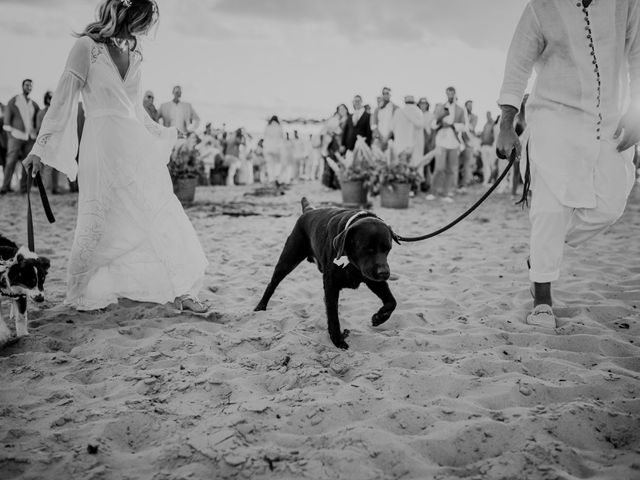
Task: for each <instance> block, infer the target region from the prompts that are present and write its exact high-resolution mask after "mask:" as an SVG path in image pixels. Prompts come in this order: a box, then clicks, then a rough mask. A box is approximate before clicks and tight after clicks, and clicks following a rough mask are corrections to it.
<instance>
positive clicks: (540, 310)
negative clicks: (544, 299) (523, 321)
mask: <svg viewBox="0 0 640 480" xmlns="http://www.w3.org/2000/svg"><path fill="white" fill-rule="evenodd" d="M527 325H535V326H537V327H547V328H556V317H555V315H554V314H553V309H552V308H551V305H547V304H545V303H541V304H540V305H536V306H535V307H534V308H533V311H532V312H531V313H530V314H529V315H527Z"/></svg>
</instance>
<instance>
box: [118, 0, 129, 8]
mask: <svg viewBox="0 0 640 480" xmlns="http://www.w3.org/2000/svg"><path fill="white" fill-rule="evenodd" d="M120 3H121V4H122V5H124V8H129V7H130V6H131V0H120Z"/></svg>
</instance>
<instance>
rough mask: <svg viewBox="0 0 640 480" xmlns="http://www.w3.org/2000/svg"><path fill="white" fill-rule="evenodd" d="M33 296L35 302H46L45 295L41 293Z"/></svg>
mask: <svg viewBox="0 0 640 480" xmlns="http://www.w3.org/2000/svg"><path fill="white" fill-rule="evenodd" d="M31 298H32V299H33V301H34V302H38V303H42V302H44V295H43V294H41V293H38V294H37V295H34V296H33V297H31Z"/></svg>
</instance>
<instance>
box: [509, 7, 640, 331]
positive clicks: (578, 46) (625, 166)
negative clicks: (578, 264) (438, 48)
mask: <svg viewBox="0 0 640 480" xmlns="http://www.w3.org/2000/svg"><path fill="white" fill-rule="evenodd" d="M534 69H535V70H536V82H535V85H534V87H533V91H532V92H531V95H530V97H529V101H528V103H527V130H526V131H525V133H524V134H523V136H522V145H524V147H521V144H520V141H519V140H518V136H517V135H516V132H515V129H514V118H515V116H516V114H517V113H518V109H519V107H520V104H521V102H522V98H523V95H524V90H525V88H526V86H527V83H528V81H529V77H530V76H531V73H532V71H533V70H534ZM498 103H499V104H500V107H501V109H502V117H501V120H500V132H499V135H498V140H497V150H498V152H499V153H500V154H502V155H503V156H504V155H510V154H511V152H512V151H514V150H515V151H516V153H517V154H518V155H519V154H520V152H521V149H522V150H523V153H524V154H525V155H524V157H523V159H522V161H521V162H520V164H521V170H523V168H525V169H526V166H527V164H528V165H529V171H530V178H531V189H532V190H533V198H532V203H531V210H530V212H529V218H530V222H531V237H530V250H529V265H530V267H529V278H530V280H531V281H532V282H533V288H532V294H533V297H534V298H533V305H534V308H533V311H532V312H531V314H530V315H529V316H528V317H527V323H528V324H531V325H542V326H547V327H556V326H557V325H556V319H555V316H554V313H553V309H552V299H551V282H554V281H556V280H558V278H559V276H560V265H561V261H562V255H563V248H564V244H565V243H567V244H569V245H571V246H578V245H580V244H582V243H583V242H584V241H586V240H588V239H590V238H591V237H593V236H594V235H596V234H597V233H599V232H602V231H603V230H605V229H606V228H607V227H609V226H610V225H612V224H613V223H614V222H615V221H616V220H617V219H618V218H620V216H621V215H622V212H623V211H624V208H625V205H626V201H627V197H628V195H629V193H630V191H631V188H632V186H633V181H634V176H633V166H632V158H633V149H632V148H631V147H632V146H633V145H635V144H636V143H637V142H638V140H640V2H637V1H636V0H618V1H615V2H612V1H609V0H593V1H591V0H573V1H568V0H562V1H561V0H531V1H530V2H529V3H528V4H527V6H526V7H525V10H524V13H523V14H522V17H521V19H520V22H519V23H518V26H517V28H516V32H515V34H514V37H513V40H512V42H511V47H510V49H509V53H508V56H507V63H506V68H505V75H504V81H503V84H502V89H501V92H500V98H499V100H498ZM525 184H526V178H525ZM525 194H526V192H525Z"/></svg>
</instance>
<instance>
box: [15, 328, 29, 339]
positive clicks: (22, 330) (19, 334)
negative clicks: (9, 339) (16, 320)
mask: <svg viewBox="0 0 640 480" xmlns="http://www.w3.org/2000/svg"><path fill="white" fill-rule="evenodd" d="M28 335H29V331H28V330H27V327H16V337H18V338H20V337H27V336H28Z"/></svg>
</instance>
